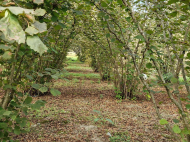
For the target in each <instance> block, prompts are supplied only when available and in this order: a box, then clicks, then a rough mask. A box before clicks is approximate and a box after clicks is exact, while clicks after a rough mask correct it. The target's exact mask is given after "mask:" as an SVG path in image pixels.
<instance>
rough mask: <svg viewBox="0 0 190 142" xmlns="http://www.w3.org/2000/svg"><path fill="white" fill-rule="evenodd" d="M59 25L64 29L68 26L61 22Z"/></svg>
mask: <svg viewBox="0 0 190 142" xmlns="http://www.w3.org/2000/svg"><path fill="white" fill-rule="evenodd" d="M59 25H60V26H61V27H62V28H66V27H67V26H66V25H65V24H62V23H60V22H59Z"/></svg>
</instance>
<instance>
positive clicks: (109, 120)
mask: <svg viewBox="0 0 190 142" xmlns="http://www.w3.org/2000/svg"><path fill="white" fill-rule="evenodd" d="M106 121H108V122H110V123H111V124H114V123H113V121H112V120H111V119H106Z"/></svg>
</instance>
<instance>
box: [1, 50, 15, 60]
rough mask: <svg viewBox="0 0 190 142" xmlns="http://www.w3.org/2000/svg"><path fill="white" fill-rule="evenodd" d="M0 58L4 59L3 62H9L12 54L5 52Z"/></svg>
mask: <svg viewBox="0 0 190 142" xmlns="http://www.w3.org/2000/svg"><path fill="white" fill-rule="evenodd" d="M1 57H2V58H3V59H5V60H9V59H11V57H12V53H11V52H9V51H6V52H5V53H4V54H3V55H2V56H1Z"/></svg>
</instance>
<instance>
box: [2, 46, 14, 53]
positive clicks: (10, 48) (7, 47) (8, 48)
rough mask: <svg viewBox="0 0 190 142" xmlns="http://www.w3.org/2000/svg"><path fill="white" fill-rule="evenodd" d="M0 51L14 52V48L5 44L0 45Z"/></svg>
mask: <svg viewBox="0 0 190 142" xmlns="http://www.w3.org/2000/svg"><path fill="white" fill-rule="evenodd" d="M0 49H3V50H10V51H12V52H13V51H14V49H15V47H14V46H12V45H7V44H0Z"/></svg>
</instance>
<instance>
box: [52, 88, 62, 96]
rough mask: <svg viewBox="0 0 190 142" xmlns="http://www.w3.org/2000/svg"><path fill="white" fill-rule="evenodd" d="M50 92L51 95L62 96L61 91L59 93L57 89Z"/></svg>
mask: <svg viewBox="0 0 190 142" xmlns="http://www.w3.org/2000/svg"><path fill="white" fill-rule="evenodd" d="M50 92H51V94H52V95H53V96H57V95H61V92H60V91H58V90H56V89H53V88H51V90H50Z"/></svg>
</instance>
